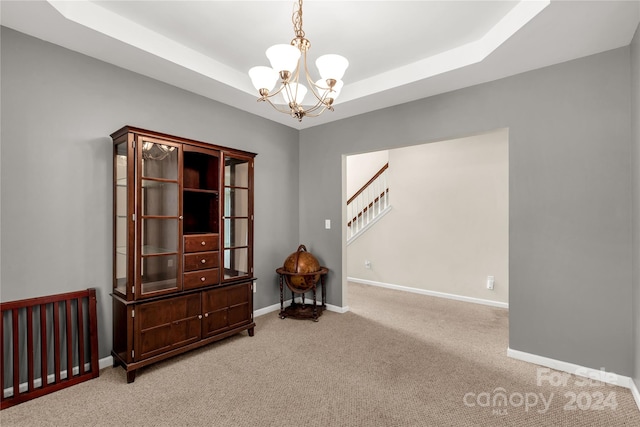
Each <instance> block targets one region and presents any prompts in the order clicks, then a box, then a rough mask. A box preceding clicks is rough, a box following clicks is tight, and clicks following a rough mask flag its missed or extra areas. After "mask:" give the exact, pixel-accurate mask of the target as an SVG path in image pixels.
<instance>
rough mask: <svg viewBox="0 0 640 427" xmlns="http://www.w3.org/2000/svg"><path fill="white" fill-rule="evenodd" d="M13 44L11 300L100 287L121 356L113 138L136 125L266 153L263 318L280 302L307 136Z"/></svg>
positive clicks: (92, 64)
mask: <svg viewBox="0 0 640 427" xmlns="http://www.w3.org/2000/svg"><path fill="white" fill-rule="evenodd" d="M1 43H2V45H1V55H2V57H1V61H2V62H1V65H2V68H1V73H2V83H1V84H2V86H1V91H2V105H1V107H2V121H1V128H2V130H1V135H0V136H1V140H2V146H1V157H2V159H1V166H0V167H1V169H0V170H1V181H0V182H1V186H2V187H1V194H2V209H1V216H0V218H1V221H2V223H1V231H2V236H1V237H2V238H1V241H2V243H1V253H2V260H1V261H2V262H1V276H0V280H1V282H0V284H1V291H2V301H11V300H15V299H22V298H30V297H35V296H41V295H50V294H55V293H60V292H67V291H72V290H77V289H84V288H88V287H95V288H97V290H98V301H99V306H98V310H99V318H98V327H99V346H100V357H106V356H108V355H109V354H110V351H111V299H110V296H109V293H110V292H111V280H112V278H111V276H112V271H111V268H112V267H111V266H112V201H111V199H112V181H111V179H112V170H111V167H112V166H111V165H112V145H111V139H110V138H109V135H110V134H111V132H113V131H115V130H117V129H119V128H120V127H122V126H123V125H126V124H129V125H133V126H137V127H142V128H147V129H151V130H157V131H160V132H164V133H168V134H172V135H177V136H182V137H185V138H192V139H197V140H201V141H207V142H211V143H214V144H219V145H224V146H229V147H235V148H239V149H243V150H248V151H252V152H255V153H258V156H257V157H256V162H255V171H256V172H255V173H256V175H255V189H256V192H255V193H256V198H255V217H256V219H255V241H256V247H255V275H256V276H257V277H258V279H259V284H258V292H257V294H256V295H255V299H254V301H255V308H256V309H257V308H262V307H265V306H268V305H272V304H275V303H277V302H278V301H279V294H278V291H277V289H278V287H277V281H276V277H275V276H276V275H275V271H274V270H275V268H276V267H278V266H279V265H281V264H282V262H283V260H284V258H285V257H286V256H287V255H288V254H289V253H290V252H292V251H294V250H295V248H296V247H297V245H298V209H297V206H298V204H299V203H298V180H297V178H298V132H297V131H296V130H292V129H290V128H287V127H285V126H282V125H279V124H275V123H273V122H270V121H267V120H263V119H261V118H258V117H256V116H253V115H249V114H246V113H244V112H242V111H240V110H237V109H233V108H230V107H227V106H225V105H222V104H219V103H216V102H213V101H211V100H208V99H206V98H203V97H200V96H196V95H194V94H192V93H189V92H186V91H183V90H180V89H177V88H175V87H172V86H169V85H166V84H163V83H160V82H158V81H155V80H152V79H149V78H146V77H143V76H140V75H138V74H135V73H132V72H129V71H126V70H123V69H120V68H117V67H114V66H112V65H108V64H106V63H103V62H100V61H97V60H94V59H92V58H89V57H87V56H84V55H80V54H77V53H74V52H71V51H69V50H66V49H63V48H60V47H58V46H55V45H52V44H49V43H45V42H43V41H40V40H37V39H34V38H32V37H29V36H26V35H24V34H21V33H18V32H15V31H13V30H10V29H7V28H2V35H1ZM283 207H286V208H284V209H283ZM292 207H293V208H292Z"/></svg>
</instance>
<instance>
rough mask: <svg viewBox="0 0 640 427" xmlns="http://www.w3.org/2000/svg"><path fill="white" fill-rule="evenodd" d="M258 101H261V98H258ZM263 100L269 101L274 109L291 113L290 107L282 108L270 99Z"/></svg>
mask: <svg viewBox="0 0 640 427" xmlns="http://www.w3.org/2000/svg"><path fill="white" fill-rule="evenodd" d="M258 101H262V99H259V100H258ZM264 101H267V102H268V103H269V105H271V106H272V107H273V109H274V110H276V111H278V112H280V113H284V114H290V113H291V109H290V108H289V109H282V108H278V106H277V105H276V104H274V103H273V102H271V100H270V99H268V98H265V99H264Z"/></svg>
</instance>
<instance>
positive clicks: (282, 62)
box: [266, 44, 300, 74]
mask: <svg viewBox="0 0 640 427" xmlns="http://www.w3.org/2000/svg"><path fill="white" fill-rule="evenodd" d="M266 54H267V58H269V62H270V63H271V68H273V69H274V70H275V71H276V72H278V73H281V72H282V71H288V72H289V73H290V74H293V72H294V71H295V70H296V68H297V67H298V60H299V59H300V50H299V49H298V48H297V47H295V46H291V45H290V44H276V45H273V46H271V47H270V48H269V49H267V51H266Z"/></svg>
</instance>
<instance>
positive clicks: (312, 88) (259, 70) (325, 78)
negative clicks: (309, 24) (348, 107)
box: [249, 0, 349, 122]
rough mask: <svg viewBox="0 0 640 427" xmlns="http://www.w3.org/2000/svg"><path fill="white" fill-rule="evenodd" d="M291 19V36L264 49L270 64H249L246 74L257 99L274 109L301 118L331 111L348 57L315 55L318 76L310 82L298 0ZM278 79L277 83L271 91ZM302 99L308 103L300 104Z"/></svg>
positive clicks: (308, 43)
mask: <svg viewBox="0 0 640 427" xmlns="http://www.w3.org/2000/svg"><path fill="white" fill-rule="evenodd" d="M292 21H293V31H294V33H295V38H294V39H293V40H291V43H290V44H277V45H274V46H271V47H270V48H269V49H267V51H266V55H267V58H268V59H269V62H270V63H271V67H264V66H258V67H253V68H251V69H250V70H249V77H251V82H252V83H253V85H254V86H255V88H256V89H257V90H258V93H259V94H260V98H258V102H260V101H266V102H268V103H269V104H270V105H271V106H272V107H273V108H275V109H276V110H278V111H280V112H281V113H285V114H289V115H291V117H295V118H297V119H298V121H300V122H301V121H302V118H303V117H305V116H307V117H317V116H319V115H320V114H322V113H323V112H324V111H325V110H330V111H333V103H334V102H335V100H336V98H337V97H338V95H339V94H340V90H341V89H342V86H343V82H342V80H341V79H342V76H343V75H344V72H345V70H346V69H347V67H348V66H349V61H347V59H346V58H345V57H343V56H340V55H334V54H328V55H323V56H321V57H319V58H318V59H317V60H316V66H317V67H318V72H319V74H320V77H321V78H320V80H316V81H315V82H314V81H313V78H312V77H311V75H310V74H309V70H308V68H307V52H308V51H309V48H311V43H310V42H309V40H307V39H306V38H305V34H304V31H303V30H302V0H298V9H297V10H294V12H293V17H292ZM301 73H304V77H305V78H306V80H307V85H308V86H309V90H308V89H307V87H306V86H305V85H303V84H302V83H300V82H299V80H300V74H301ZM278 80H280V83H279V84H280V87H278V89H277V90H276V91H275V92H271V91H272V90H273V88H274V87H275V85H276V83H277V82H278ZM308 92H311V94H312V96H313V97H314V98H315V99H312V101H311V102H310V103H307V102H305V101H304V97H305V95H307V93H308ZM278 94H282V97H281V101H280V102H278V101H275V98H273V97H275V96H276V95H278ZM282 103H284V105H282ZM303 103H304V105H310V106H307V107H303ZM276 104H280V105H276Z"/></svg>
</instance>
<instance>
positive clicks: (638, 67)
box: [631, 26, 640, 390]
mask: <svg viewBox="0 0 640 427" xmlns="http://www.w3.org/2000/svg"><path fill="white" fill-rule="evenodd" d="M631 99H632V104H631V106H632V107H631V114H632V119H631V120H632V132H633V136H632V137H633V141H632V145H633V172H634V174H633V181H632V182H633V185H634V188H633V291H634V299H633V300H634V304H633V307H634V327H635V377H634V379H635V383H636V387H637V388H638V390H640V26H639V27H638V29H636V34H635V36H634V37H633V42H632V44H631Z"/></svg>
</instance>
